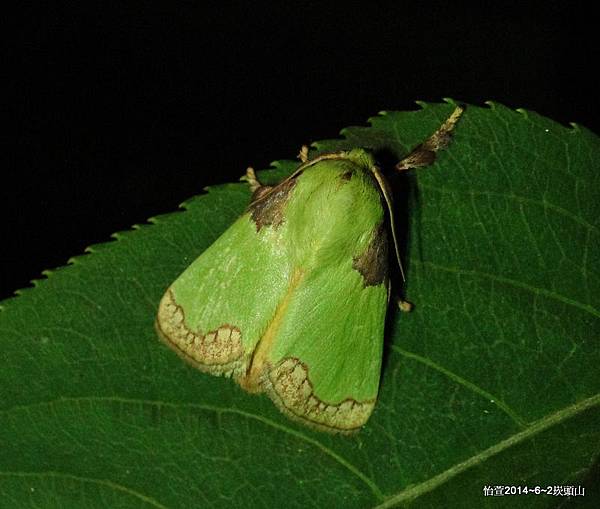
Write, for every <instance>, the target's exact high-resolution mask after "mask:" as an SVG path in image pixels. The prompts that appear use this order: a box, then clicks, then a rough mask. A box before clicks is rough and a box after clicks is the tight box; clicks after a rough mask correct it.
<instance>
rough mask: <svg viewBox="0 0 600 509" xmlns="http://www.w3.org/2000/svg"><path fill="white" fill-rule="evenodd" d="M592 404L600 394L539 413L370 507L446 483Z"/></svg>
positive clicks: (406, 498)
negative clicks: (526, 423)
mask: <svg viewBox="0 0 600 509" xmlns="http://www.w3.org/2000/svg"><path fill="white" fill-rule="evenodd" d="M596 405H600V394H596V395H594V396H591V397H589V398H586V399H584V400H581V401H578V402H577V403H574V404H573V405H570V406H568V407H566V408H563V409H561V410H558V411H557V412H554V413H552V414H549V415H547V416H546V417H542V418H541V419H539V420H537V421H535V422H534V423H533V424H531V425H530V426H529V427H528V428H527V429H525V430H523V431H520V432H519V433H515V434H514V435H512V436H510V437H508V438H506V439H504V440H502V441H501V442H499V443H497V444H496V445H492V446H491V447H488V448H487V449H485V450H484V451H481V452H480V453H478V454H476V455H475V456H471V457H470V458H468V459H467V460H465V461H463V462H461V463H458V464H456V465H453V466H452V467H450V468H449V469H447V470H445V471H444V472H442V473H440V474H438V475H436V476H434V477H431V478H430V479H427V480H426V481H423V482H421V483H419V484H416V485H414V486H412V487H410V488H408V489H406V490H402V491H399V492H398V493H396V494H395V495H391V496H390V497H389V498H387V499H386V501H385V502H383V503H382V504H379V505H377V506H375V507H374V508H373V509H387V508H389V507H394V506H396V505H397V504H400V503H402V502H407V501H409V500H414V499H415V498H417V497H419V496H420V495H423V494H425V493H428V492H430V491H433V490H434V489H436V488H438V487H439V486H441V485H443V484H445V483H447V482H448V481H449V480H451V479H453V478H454V477H456V476H457V475H459V474H461V473H463V472H464V471H465V470H468V469H469V468H471V467H473V466H475V465H479V464H481V463H483V462H485V461H487V460H488V459H489V458H491V457H493V456H495V455H497V454H500V453H501V452H503V451H505V450H506V449H508V448H510V447H512V446H513V445H517V444H519V443H521V442H524V441H525V440H527V439H529V438H531V437H533V436H535V435H537V434H539V433H542V432H543V431H545V430H547V429H548V428H551V427H552V426H555V425H557V424H560V423H561V422H563V421H566V420H568V419H570V418H571V417H575V416H576V415H578V414H580V413H582V412H585V411H586V410H588V409H590V408H592V407H594V406H596Z"/></svg>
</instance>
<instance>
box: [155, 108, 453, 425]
mask: <svg viewBox="0 0 600 509" xmlns="http://www.w3.org/2000/svg"><path fill="white" fill-rule="evenodd" d="M462 112H463V108H462V107H460V106H458V107H456V109H455V110H454V112H453V113H452V115H451V116H450V117H449V118H448V119H447V120H446V121H445V122H444V123H443V125H442V126H441V127H440V128H439V129H438V130H437V131H436V132H435V133H433V135H432V136H431V137H430V138H428V139H427V140H426V141H424V142H423V143H422V144H421V145H419V146H418V147H417V148H415V149H414V150H413V151H412V152H411V153H410V154H409V155H408V156H407V157H405V158H404V159H403V160H402V161H400V162H399V163H398V164H397V165H396V169H397V170H406V169H410V168H416V167H419V166H425V165H428V164H431V163H432V162H433V160H434V159H435V154H436V152H437V151H438V150H439V149H441V148H443V147H445V146H446V145H447V144H448V143H449V140H450V138H451V132H452V130H453V128H454V126H455V124H456V122H457V121H458V119H459V118H460V116H461V114H462ZM300 159H301V164H300V165H299V166H298V168H297V169H296V170H295V171H294V172H293V173H292V174H291V175H290V176H289V177H288V178H286V179H285V180H283V181H282V182H281V183H279V184H278V185H276V186H273V187H270V186H263V185H261V184H260V182H259V181H258V179H257V178H256V175H255V173H254V171H253V170H252V169H251V168H249V169H248V171H247V176H246V180H247V181H248V182H249V184H250V187H251V190H252V191H253V195H252V200H251V203H250V205H249V206H248V208H247V210H246V211H245V213H244V214H243V215H242V216H241V217H240V218H238V219H237V220H236V221H235V222H234V223H233V224H232V225H231V226H230V227H229V228H228V229H227V230H226V231H225V232H224V233H223V234H222V235H221V236H220V237H219V238H218V239H217V240H216V241H215V242H214V243H213V244H212V245H211V246H210V247H209V248H208V249H206V251H204V252H203V253H202V254H201V255H200V256H199V257H198V258H197V259H196V260H195V261H194V262H193V263H192V264H191V265H190V266H189V267H188V268H187V269H186V270H185V271H184V272H183V273H182V274H181V275H180V276H179V277H178V278H177V279H176V280H175V281H174V282H173V283H172V284H171V286H169V288H168V289H167V291H166V293H165V294H164V296H163V298H162V300H161V301H160V304H159V308H158V315H157V318H156V329H157V331H158V334H159V336H160V338H161V339H162V340H163V341H164V342H165V343H166V344H167V345H168V346H169V347H171V348H172V349H173V350H175V351H176V352H177V353H178V354H179V355H180V356H181V357H183V358H184V359H185V360H186V361H188V362H189V363H191V364H192V365H193V366H195V367H196V368H198V369H200V370H201V371H204V372H207V373H210V374H212V375H223V376H227V377H232V378H233V379H234V380H235V381H236V382H237V383H238V384H239V385H240V386H241V387H242V388H243V389H245V390H247V391H249V392H252V393H266V394H267V395H268V396H269V397H270V398H271V399H272V400H273V402H274V403H275V405H277V407H278V408H279V409H280V410H281V411H282V412H283V413H284V414H286V415H287V416H288V417H290V418H292V419H294V420H296V421H300V422H302V423H304V424H306V425H308V426H310V427H312V428H315V429H318V430H322V431H328V432H333V433H352V432H354V431H357V430H358V429H360V428H361V426H363V425H364V424H365V423H366V422H367V420H368V419H369V416H370V415H371V413H372V412H373V409H374V407H375V402H376V399H377V393H378V389H379V379H380V373H381V361H382V351H383V339H384V322H385V315H386V310H387V308H388V303H389V300H390V282H389V276H388V251H389V249H388V242H389V241H388V232H391V239H392V241H393V244H394V248H395V257H396V259H397V262H398V263H399V264H400V255H399V252H398V245H397V241H396V233H395V229H394V216H393V208H392V197H391V193H390V191H389V187H388V184H387V182H386V180H385V178H384V176H383V174H382V172H381V171H380V169H379V168H378V167H377V165H376V164H375V160H374V158H373V156H372V155H371V154H370V153H369V152H368V151H366V150H363V149H360V148H356V149H352V150H349V151H340V152H333V153H326V154H320V155H318V156H316V157H314V158H313V159H308V150H307V149H306V148H303V150H302V151H301V153H300ZM401 267H402V266H401V264H400V268H401Z"/></svg>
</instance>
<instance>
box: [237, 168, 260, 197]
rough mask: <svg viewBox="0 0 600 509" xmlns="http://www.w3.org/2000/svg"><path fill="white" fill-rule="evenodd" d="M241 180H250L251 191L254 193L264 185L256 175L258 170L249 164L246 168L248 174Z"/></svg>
mask: <svg viewBox="0 0 600 509" xmlns="http://www.w3.org/2000/svg"><path fill="white" fill-rule="evenodd" d="M240 180H245V181H246V182H248V185H249V186H250V191H252V192H253V193H254V192H255V191H256V190H257V189H258V188H259V187H262V184H261V183H260V182H259V180H258V177H257V176H256V172H255V171H254V168H252V166H248V168H246V174H245V175H244V176H243V177H242V178H241V179H240Z"/></svg>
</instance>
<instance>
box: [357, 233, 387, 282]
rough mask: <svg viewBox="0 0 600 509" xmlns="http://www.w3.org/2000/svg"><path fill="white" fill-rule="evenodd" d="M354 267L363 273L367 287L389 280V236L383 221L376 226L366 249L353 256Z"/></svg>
mask: <svg viewBox="0 0 600 509" xmlns="http://www.w3.org/2000/svg"><path fill="white" fill-rule="evenodd" d="M352 268H353V269H354V270H357V271H358V272H360V273H361V275H362V277H363V284H364V286H365V287H367V286H377V285H379V284H381V283H383V282H385V281H387V274H388V238H387V233H386V231H385V226H384V224H383V223H380V224H379V226H378V227H377V228H375V231H374V232H373V237H372V238H371V241H370V242H369V245H368V246H367V248H366V249H365V251H364V252H363V253H362V254H360V255H358V256H355V257H354V258H353V260H352Z"/></svg>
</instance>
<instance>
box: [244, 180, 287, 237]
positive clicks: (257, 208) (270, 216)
mask: <svg viewBox="0 0 600 509" xmlns="http://www.w3.org/2000/svg"><path fill="white" fill-rule="evenodd" d="M295 185H296V179H295V178H289V179H287V180H284V181H283V182H282V183H281V184H279V185H277V186H275V187H273V188H268V189H267V190H266V191H261V194H257V195H256V196H254V197H253V201H252V203H251V204H250V207H249V210H250V214H251V216H252V220H253V221H254V223H255V224H256V231H257V232H258V231H260V229H261V228H263V227H264V226H273V228H277V227H278V226H279V225H280V224H281V223H283V219H284V217H283V209H284V208H285V204H286V203H287V200H288V196H289V193H290V191H291V190H292V189H293V187H294V186H295ZM259 191H260V188H259Z"/></svg>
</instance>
